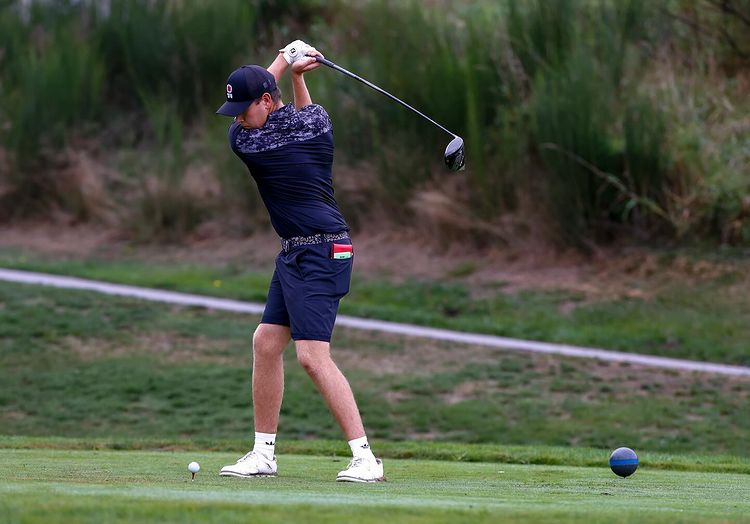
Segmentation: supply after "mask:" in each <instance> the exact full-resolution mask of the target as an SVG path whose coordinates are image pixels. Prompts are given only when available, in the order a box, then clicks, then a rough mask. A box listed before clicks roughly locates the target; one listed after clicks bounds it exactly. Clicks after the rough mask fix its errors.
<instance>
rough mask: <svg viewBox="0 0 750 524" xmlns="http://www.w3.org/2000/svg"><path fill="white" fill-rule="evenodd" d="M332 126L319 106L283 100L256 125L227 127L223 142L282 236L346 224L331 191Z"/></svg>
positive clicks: (341, 227) (343, 227) (337, 228)
mask: <svg viewBox="0 0 750 524" xmlns="http://www.w3.org/2000/svg"><path fill="white" fill-rule="evenodd" d="M332 129H333V126H332V125H331V119H330V118H329V117H328V113H326V110H325V109H323V108H322V107H321V106H319V105H317V104H311V105H308V106H305V107H303V108H302V109H300V110H297V109H295V107H294V106H293V105H291V104H290V105H285V106H284V107H282V108H281V109H277V110H276V111H274V112H272V113H271V114H270V115H268V120H267V121H266V123H265V125H264V126H263V127H261V128H259V129H245V128H243V127H242V126H241V125H239V124H238V123H237V122H234V123H232V125H231V126H230V127H229V144H230V146H231V148H232V151H234V152H235V154H236V155H237V156H239V157H240V158H241V159H242V161H243V162H245V165H247V167H248V169H249V170H250V174H251V175H252V177H253V178H254V179H255V182H256V183H257V184H258V191H259V192H260V196H261V198H262V199H263V203H264V204H265V205H266V208H267V209H268V213H269V215H270V217H271V224H272V225H273V228H274V229H275V230H276V233H278V235H279V236H280V237H282V238H291V237H297V236H309V235H313V234H316V233H338V232H339V231H345V230H346V231H348V230H349V227H348V226H347V224H346V221H345V220H344V217H343V215H342V214H341V211H339V208H338V205H337V204H336V199H335V198H334V196H333V176H332V172H331V167H332V165H333V131H332Z"/></svg>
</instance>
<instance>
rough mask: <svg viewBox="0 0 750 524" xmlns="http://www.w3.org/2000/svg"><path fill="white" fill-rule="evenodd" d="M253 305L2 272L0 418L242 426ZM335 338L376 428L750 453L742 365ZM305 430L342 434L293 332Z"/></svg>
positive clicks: (198, 431) (438, 435)
mask: <svg viewBox="0 0 750 524" xmlns="http://www.w3.org/2000/svg"><path fill="white" fill-rule="evenodd" d="M257 320H258V319H257V318H256V317H249V316H240V315H232V314H227V313H218V312H211V311H206V310H202V309H197V308H181V307H170V306H166V305H163V304H157V303H148V302H140V301H135V300H129V299H123V298H115V297H107V296H103V295H98V294H95V293H87V292H80V291H68V290H60V289H51V288H45V287H38V286H27V285H20V284H8V283H1V284H0V385H1V386H0V434H4V435H30V436H39V437H51V436H59V437H76V438H83V437H85V438H93V439H104V440H105V441H106V440H108V439H114V440H115V441H120V442H124V443H125V446H126V447H127V446H128V444H127V443H128V442H133V441H138V440H139V439H146V440H151V441H153V440H159V439H166V440H167V441H170V440H184V439H188V440H193V439H195V440H196V441H197V442H198V443H199V444H203V443H205V445H206V446H213V445H219V446H221V445H222V444H221V442H225V441H235V442H236V441H239V440H241V439H247V438H248V435H251V434H252V416H251V409H250V407H251V393H250V379H251V375H250V367H251V356H250V351H251V350H250V333H251V331H252V330H253V329H254V327H255V325H256V322H257ZM333 347H334V350H333V353H334V357H335V358H336V360H337V361H338V362H339V363H340V365H341V366H342V368H343V369H344V370H345V372H346V374H347V376H348V378H349V379H350V382H351V383H352V384H353V386H354V390H355V393H356V395H357V400H358V403H359V406H360V408H361V411H362V413H363V417H364V420H365V424H366V426H367V428H368V434H369V435H370V437H371V438H372V439H373V440H374V441H375V442H378V441H415V442H421V441H440V442H446V441H453V442H465V443H485V444H487V445H489V444H490V443H494V444H504V445H522V444H535V445H547V446H550V445H551V446H570V445H575V446H585V447H595V448H603V449H612V448H614V447H617V446H620V445H629V446H631V447H635V448H637V449H639V450H641V449H642V450H648V451H651V452H669V453H674V452H686V451H687V452H693V453H700V454H708V455H712V454H718V453H729V454H734V455H740V456H747V454H748V448H747V445H746V443H747V442H748V440H749V439H750V412H749V411H748V410H749V409H750V408H749V406H750V402H749V401H748V393H749V392H750V381H748V380H747V379H740V378H729V377H720V376H712V375H698V374H688V373H677V372H668V371H664V370H656V369H647V368H638V367H633V366H624V365H615V364H608V363H597V362H591V361H587V360H572V359H559V358H554V357H550V356H531V355H524V354H518V353H506V352H501V351H497V350H492V349H488V348H480V347H473V346H463V345H454V344H447V343H444V344H439V343H434V342H429V341H423V340H419V339H411V338H404V337H394V336H384V335H378V334H373V333H365V332H358V331H350V330H344V329H341V330H337V331H336V333H335V337H334V341H333ZM311 438H314V439H330V440H340V439H341V435H340V430H339V429H338V427H337V426H336V424H335V423H334V421H333V418H332V417H331V416H330V414H329V413H328V410H327V409H326V407H325V405H324V404H323V402H322V400H321V399H320V397H319V395H318V394H317V392H316V391H315V388H314V387H313V385H312V382H311V381H310V380H309V378H308V377H307V376H306V375H305V373H304V372H303V371H302V369H301V367H300V366H299V365H298V364H297V363H296V361H295V359H294V351H293V349H292V348H289V349H288V350H287V352H286V390H285V398H284V404H283V406H282V418H281V427H280V442H283V441H284V440H289V441H292V440H297V439H311ZM216 443H219V444H216ZM238 447H240V446H238ZM418 447H419V446H417V448H418ZM221 449H226V448H221ZM294 449H296V450H299V448H294ZM407 449H408V450H409V451H408V452H409V453H412V454H411V455H399V454H398V453H404V450H403V449H402V448H400V447H399V446H396V447H395V449H394V451H393V453H394V454H395V455H394V456H420V454H419V453H420V452H419V450H418V449H414V447H408V446H407ZM444 453H446V454H447V455H439V456H440V457H441V458H442V457H444V456H450V457H459V456H460V455H461V453H460V452H458V451H456V450H455V449H449V450H447V451H445V452H444ZM464 453H465V457H464V459H465V460H490V459H491V460H507V459H504V458H503V453H504V452H503V450H502V449H501V450H497V449H494V450H492V449H484V451H481V452H478V451H476V450H475V451H467V452H464ZM428 456H429V455H428ZM530 460H531V459H530ZM534 460H541V459H534Z"/></svg>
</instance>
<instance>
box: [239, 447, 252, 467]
mask: <svg viewBox="0 0 750 524" xmlns="http://www.w3.org/2000/svg"><path fill="white" fill-rule="evenodd" d="M254 455H255V450H253V451H248V452H247V453H245V454H244V455H242V456H241V457H240V458H239V459H238V460H237V464H239V463H240V462H245V461H246V460H249V459H251V458H253V457H254Z"/></svg>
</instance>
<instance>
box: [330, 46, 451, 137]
mask: <svg viewBox="0 0 750 524" xmlns="http://www.w3.org/2000/svg"><path fill="white" fill-rule="evenodd" d="M315 60H317V61H318V62H320V63H321V64H324V65H327V66H328V67H330V68H332V69H335V70H336V71H338V72H340V73H344V74H345V75H346V76H349V77H351V78H353V79H355V80H359V81H360V82H362V83H363V84H365V85H366V86H367V87H370V88H372V89H374V90H375V91H377V92H378V93H381V94H383V95H385V96H387V97H388V98H390V99H391V100H393V101H395V102H398V103H399V104H401V105H402V106H404V107H405V108H406V109H410V110H411V111H414V112H415V113H416V114H418V115H419V116H421V117H422V118H424V119H426V120H428V121H429V122H432V123H433V124H434V125H436V126H437V127H439V128H440V129H442V130H443V131H445V132H446V133H448V134H449V135H451V136H452V137H454V138H455V137H456V136H458V135H456V133H453V132H451V131H448V130H447V129H446V128H444V127H443V126H441V125H440V124H438V123H437V122H435V121H434V120H433V119H432V118H430V117H429V116H427V115H425V114H424V113H422V112H421V111H419V110H417V109H414V108H413V107H412V106H410V105H409V104H407V103H406V102H404V101H403V100H401V99H400V98H398V97H395V96H393V95H392V94H390V93H389V92H388V91H386V90H385V89H382V88H380V87H378V86H376V85H375V84H373V83H372V82H368V81H367V80H365V79H364V78H362V77H361V76H359V75H355V74H354V73H352V72H351V71H349V70H347V69H344V68H343V67H341V66H340V65H337V64H334V63H333V62H331V61H330V60H328V59H326V58H323V57H320V56H316V57H315Z"/></svg>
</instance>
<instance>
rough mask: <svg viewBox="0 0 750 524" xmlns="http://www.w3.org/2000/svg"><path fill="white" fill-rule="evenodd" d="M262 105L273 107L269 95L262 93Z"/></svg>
mask: <svg viewBox="0 0 750 524" xmlns="http://www.w3.org/2000/svg"><path fill="white" fill-rule="evenodd" d="M262 98H263V103H264V104H268V105H269V106H270V107H273V98H271V93H263V97H262Z"/></svg>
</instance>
